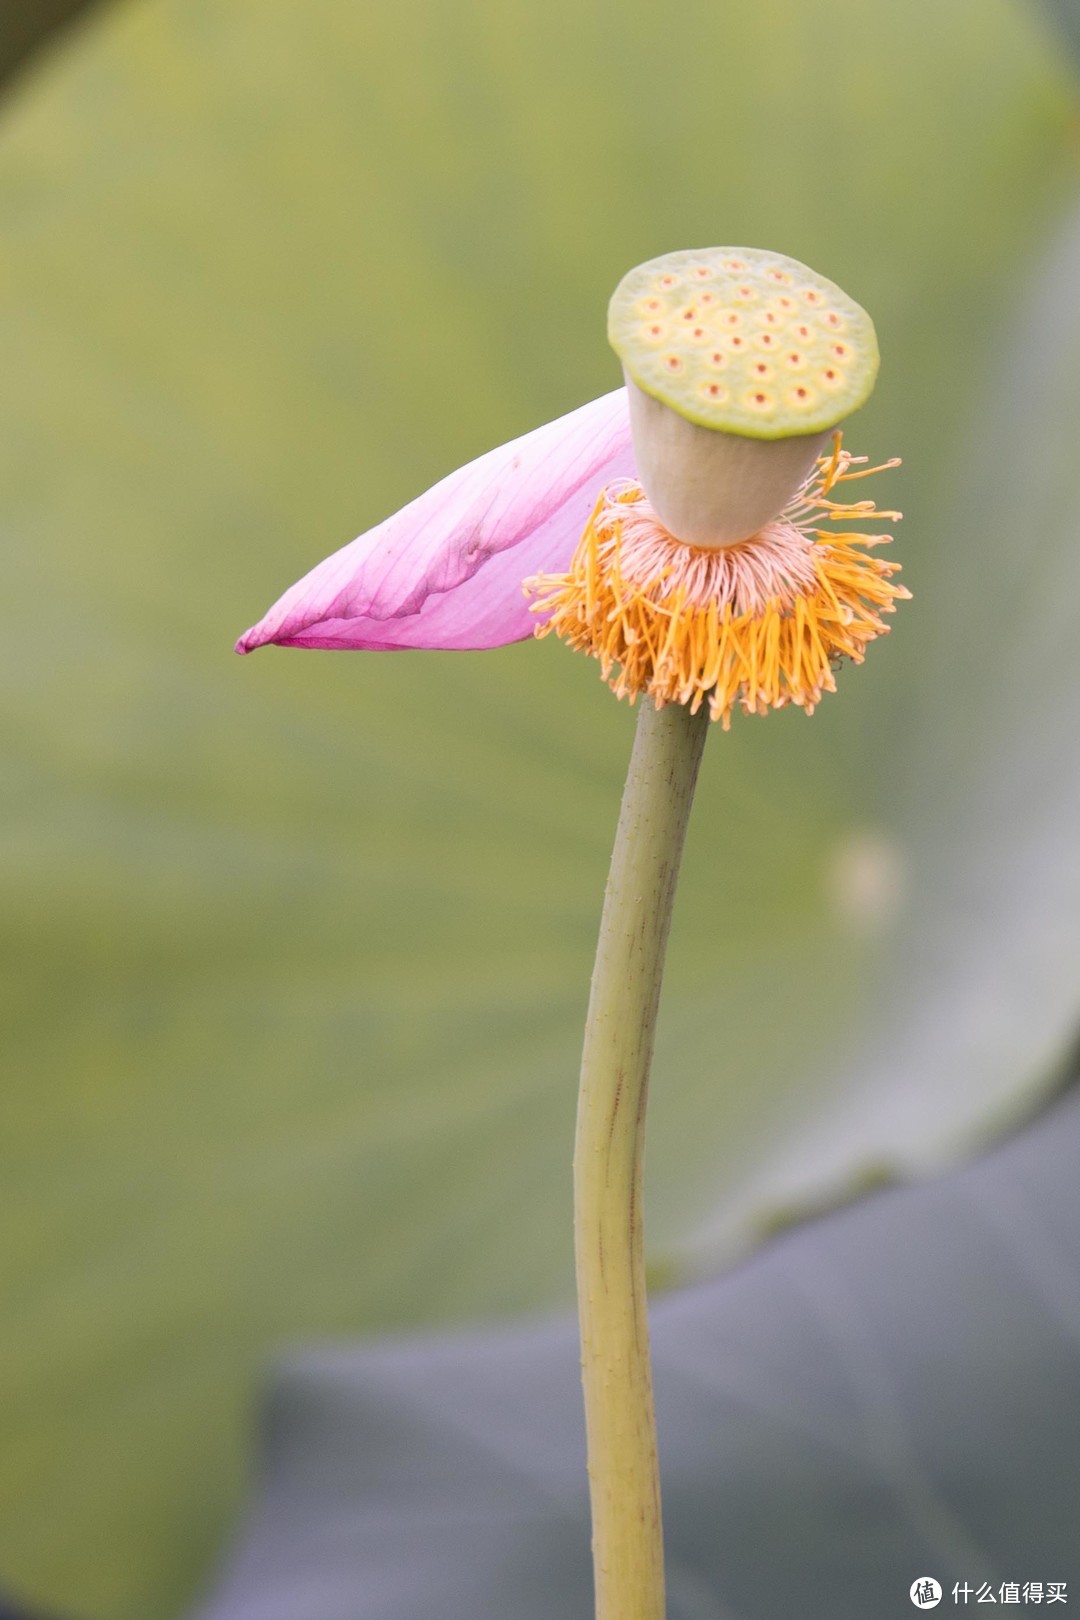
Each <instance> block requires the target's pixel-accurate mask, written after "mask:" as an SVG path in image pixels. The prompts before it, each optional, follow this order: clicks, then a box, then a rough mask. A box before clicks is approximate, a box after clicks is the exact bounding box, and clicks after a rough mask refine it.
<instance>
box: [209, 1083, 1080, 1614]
mask: <svg viewBox="0 0 1080 1620" xmlns="http://www.w3.org/2000/svg"><path fill="white" fill-rule="evenodd" d="M1078 1151H1080V1096H1077V1095H1076V1093H1075V1092H1074V1093H1073V1094H1072V1095H1071V1096H1070V1097H1069V1099H1068V1100H1067V1102H1066V1103H1065V1104H1063V1105H1061V1106H1059V1107H1058V1108H1057V1109H1055V1110H1054V1112H1053V1113H1052V1115H1050V1116H1048V1117H1047V1118H1045V1119H1043V1120H1041V1121H1040V1122H1039V1124H1038V1126H1037V1127H1036V1128H1035V1129H1032V1130H1030V1131H1028V1132H1026V1133H1025V1134H1024V1136H1023V1137H1021V1138H1020V1139H1018V1140H1016V1141H1013V1142H1010V1143H1009V1144H1008V1146H1007V1147H1005V1148H1003V1149H1000V1150H999V1151H998V1152H996V1153H995V1154H993V1155H992V1156H991V1157H990V1158H989V1159H986V1160H984V1161H982V1162H981V1163H979V1164H978V1165H975V1166H973V1167H970V1168H968V1169H965V1170H963V1171H960V1172H958V1173H955V1174H954V1175H952V1176H949V1177H947V1178H945V1179H943V1180H940V1181H937V1182H934V1183H932V1184H924V1185H923V1186H920V1187H916V1188H905V1189H903V1190H901V1191H899V1192H895V1193H892V1194H890V1195H889V1196H887V1197H884V1198H880V1199H876V1200H874V1202H873V1203H872V1204H869V1205H867V1206H863V1207H860V1208H859V1209H857V1210H845V1211H842V1212H840V1213H839V1214H837V1215H834V1216H832V1217H830V1218H829V1219H827V1220H825V1221H822V1222H820V1223H818V1224H816V1225H814V1226H812V1227H809V1228H807V1229H805V1230H803V1231H801V1232H798V1233H796V1234H794V1235H793V1236H792V1237H791V1238H790V1239H788V1240H786V1241H785V1242H784V1243H783V1244H780V1245H777V1246H775V1247H774V1248H772V1249H771V1250H770V1251H769V1252H768V1253H766V1254H764V1255H761V1256H759V1257H757V1258H756V1259H755V1260H754V1261H753V1262H752V1263H751V1264H750V1265H748V1266H746V1267H744V1268H743V1269H742V1270H741V1271H740V1272H739V1273H738V1274H737V1275H735V1276H730V1277H723V1278H721V1279H720V1280H719V1281H716V1282H712V1283H710V1284H709V1285H708V1286H706V1287H702V1288H695V1289H690V1290H687V1291H686V1292H684V1293H681V1294H680V1295H678V1296H677V1297H675V1298H671V1299H667V1300H664V1301H662V1302H661V1303H660V1304H659V1306H658V1307H657V1308H656V1309H655V1310H654V1312H653V1327H652V1337H653V1354H654V1362H655V1375H656V1397H657V1413H658V1421H659V1426H660V1453H661V1461H662V1466H663V1473H664V1491H665V1496H664V1529H665V1539H666V1543H667V1546H666V1553H667V1558H666V1562H667V1578H668V1610H667V1612H668V1616H669V1620H789V1617H791V1616H794V1615H797V1616H798V1617H799V1620H867V1617H868V1616H875V1617H876V1616H886V1615H889V1616H891V1615H900V1614H902V1613H904V1612H905V1611H906V1610H907V1609H908V1608H909V1606H910V1605H909V1603H908V1591H909V1588H910V1587H911V1585H912V1583H913V1581H914V1580H916V1579H917V1578H918V1577H919V1576H921V1575H932V1576H934V1577H935V1579H936V1580H938V1581H939V1582H940V1584H941V1585H942V1586H943V1587H944V1589H945V1596H944V1601H943V1604H942V1608H943V1609H946V1608H947V1607H949V1606H952V1604H953V1597H952V1590H953V1585H954V1583H961V1584H964V1583H966V1584H967V1585H968V1587H969V1589H970V1593H969V1595H970V1601H971V1602H972V1603H974V1602H975V1601H976V1598H975V1592H977V1591H978V1589H979V1588H980V1587H982V1586H983V1583H986V1582H988V1583H990V1585H991V1588H992V1590H993V1592H994V1601H995V1602H997V1601H998V1593H999V1589H1000V1586H1001V1584H1002V1583H1003V1582H1006V1581H1012V1582H1015V1583H1016V1585H1017V1587H1018V1588H1021V1589H1022V1587H1023V1585H1024V1583H1026V1582H1028V1581H1039V1582H1041V1583H1042V1586H1043V1592H1044V1595H1045V1594H1046V1592H1047V1583H1048V1582H1049V1581H1057V1582H1064V1583H1065V1587H1066V1601H1067V1600H1068V1599H1069V1598H1071V1599H1072V1600H1073V1601H1075V1592H1076V1586H1077V1582H1078V1580H1080V1550H1078V1548H1077V1545H1076V1530H1075V1526H1076V1518H1077V1513H1078V1511H1080V1480H1078V1477H1077V1471H1076V1453H1077V1448H1078V1446H1080V1402H1078V1401H1077V1389H1078V1385H1080V1354H1078V1343H1077V1323H1078V1321H1080V1314H1078V1306H1080V1293H1078V1281H1080V1277H1078V1273H1077V1268H1076V1262H1075V1256H1076V1252H1077V1247H1078V1243H1080V1200H1078V1197H1077V1180H1076V1159H1077V1153H1078ZM579 1403H580V1395H579V1391H578V1354H577V1344H576V1336H575V1333H574V1330H573V1327H572V1326H571V1324H570V1322H569V1321H567V1322H566V1323H565V1324H559V1325H558V1326H549V1325H547V1324H545V1325H544V1326H542V1327H532V1328H531V1329H528V1330H521V1329H518V1330H506V1329H502V1330H501V1331H498V1332H489V1333H486V1334H484V1335H469V1336H461V1337H454V1338H445V1339H441V1340H438V1341H436V1342H434V1343H414V1344H405V1345H401V1344H388V1345H378V1346H370V1347H363V1348H359V1349H351V1350H350V1349H346V1348H342V1349H339V1350H336V1351H335V1350H323V1351H312V1352H310V1353H308V1354H305V1355H300V1356H297V1357H295V1358H294V1359H291V1360H290V1361H289V1362H288V1363H286V1365H285V1366H284V1367H283V1368H281V1370H280V1372H279V1373H278V1375H277V1376H276V1377H275V1380H274V1385H273V1389H272V1393H271V1396H270V1398H269V1400H268V1402H267V1410H266V1414H265V1421H264V1426H263V1446H262V1479H261V1482H260V1490H259V1496H258V1501H257V1504H256V1507H255V1511H254V1513H253V1514H252V1516H251V1519H250V1521H249V1522H248V1524H246V1525H245V1527H244V1533H243V1535H242V1536H241V1539H240V1545H239V1548H238V1550H237V1552H236V1554H235V1555H234V1557H233V1558H232V1560H231V1562H230V1565H229V1568H228V1570H227V1571H226V1573H225V1576H224V1578H223V1580H222V1582H221V1586H220V1590H219V1592H218V1593H217V1595H216V1596H215V1598H214V1600H213V1601H212V1602H210V1603H209V1605H208V1606H207V1607H206V1608H201V1607H200V1608H199V1610H198V1620H253V1617H257V1620H311V1616H313V1615H318V1617H319V1620H430V1616H431V1615H433V1614H438V1615H440V1616H442V1620H476V1617H477V1616H481V1615H484V1616H487V1615H493V1616H494V1615H500V1616H502V1615H506V1616H511V1615H512V1616H513V1620H550V1616H552V1615H557V1616H558V1617H559V1620H589V1616H591V1614H592V1613H593V1606H592V1580H591V1570H590V1562H589V1531H588V1524H589V1509H588V1499H587V1494H586V1488H585V1458H584V1437H583V1434H582V1423H581V1414H580V1406H579ZM983 1601H986V1599H985V1598H984V1599H983ZM1016 1601H1017V1602H1018V1603H1019V1602H1020V1601H1021V1597H1020V1592H1019V1591H1018V1593H1017V1599H1016ZM960 1606H963V1602H962V1600H961V1605H960Z"/></svg>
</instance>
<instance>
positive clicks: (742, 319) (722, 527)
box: [608, 248, 878, 546]
mask: <svg viewBox="0 0 1080 1620" xmlns="http://www.w3.org/2000/svg"><path fill="white" fill-rule="evenodd" d="M608 336H609V338H610V341H611V344H612V347H613V348H614V350H615V352H616V354H617V355H618V356H619V358H620V359H621V360H622V362H623V369H624V372H625V374H626V379H627V386H628V390H629V395H630V417H631V426H632V429H633V436H634V451H635V455H636V458H637V463H638V472H639V475H640V477H641V481H642V485H643V487H644V489H645V492H646V494H647V495H648V497H649V500H650V501H651V502H652V504H653V506H654V508H655V510H656V512H657V515H658V517H659V518H660V520H661V522H662V523H663V524H664V526H665V527H666V528H667V529H668V530H669V532H670V533H671V534H673V535H674V536H675V537H676V538H677V539H680V540H684V541H686V542H687V543H688V544H691V545H704V546H718V545H731V544H734V543H735V542H737V541H739V540H745V539H747V538H748V537H749V536H750V535H751V534H754V533H756V532H757V530H758V529H760V528H761V527H762V526H763V525H764V524H765V523H768V522H769V521H770V520H771V519H772V518H774V517H775V516H776V514H777V513H778V512H779V511H780V510H781V508H782V507H783V506H785V505H786V504H787V502H788V501H789V500H790V499H791V497H792V495H794V493H795V492H796V490H797V489H798V487H799V485H800V484H801V482H802V481H803V479H804V478H805V477H806V476H807V474H808V473H809V471H810V469H811V467H812V466H813V464H814V461H815V459H816V457H817V456H818V454H819V452H820V450H821V447H822V445H823V443H824V441H825V438H826V437H827V435H828V433H829V432H830V431H831V429H832V428H834V427H835V426H836V425H837V423H838V422H841V421H842V420H843V419H844V417H846V416H848V415H850V413H851V412H852V411H854V410H857V409H858V407H859V406H860V405H862V404H863V403H864V401H865V400H866V399H867V398H868V397H869V394H870V392H871V390H872V388H873V386H874V379H875V377H876V375H877V368H878V349H877V339H876V337H875V335H874V326H873V322H872V321H871V319H870V317H869V315H867V313H866V311H865V310H863V309H861V308H860V307H859V305H858V304H856V303H855V302H854V300H853V299H851V298H849V297H848V296H847V294H846V293H844V292H842V291H841V289H840V288H839V287H837V286H835V285H834V283H833V282H831V281H827V280H826V279H825V277H824V276H819V275H817V274H816V273H815V272H814V271H813V270H808V269H807V268H806V266H805V265H802V264H799V263H798V261H797V260H795V259H788V258H785V257H784V255H783V254H779V253H768V252H765V251H763V250H760V249H756V248H700V249H688V250H685V251H683V252H679V253H668V254H665V255H664V256H663V257H662V258H659V259H650V260H649V261H648V263H646V264H642V265H638V266H637V268H636V269H634V270H631V271H630V272H629V273H628V274H627V275H625V276H624V277H623V279H622V281H621V282H620V283H619V285H618V287H617V288H616V290H615V294H614V296H613V298H612V300H611V305H610V308H609V311H608Z"/></svg>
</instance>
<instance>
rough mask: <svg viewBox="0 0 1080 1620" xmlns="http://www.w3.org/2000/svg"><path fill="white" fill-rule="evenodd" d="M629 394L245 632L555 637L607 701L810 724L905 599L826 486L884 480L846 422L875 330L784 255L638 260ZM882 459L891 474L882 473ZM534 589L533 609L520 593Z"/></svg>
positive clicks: (444, 490)
mask: <svg viewBox="0 0 1080 1620" xmlns="http://www.w3.org/2000/svg"><path fill="white" fill-rule="evenodd" d="M609 335H610V337H611V341H612V343H613V346H614V347H615V349H616V351H617V352H618V353H619V354H620V357H621V358H622V359H623V363H624V370H625V375H626V387H624V388H620V389H616V390H615V391H614V392H613V393H610V394H605V395H604V396H603V397H602V398H601V399H597V400H593V401H592V403H591V404H588V405H583V406H581V407H580V409H578V410H576V411H571V412H570V414H569V415H567V416H563V417H560V418H559V419H558V420H557V421H555V422H549V423H548V424H547V425H546V426H545V427H542V428H537V429H536V430H535V431H534V432H532V433H527V434H525V435H524V436H523V437H522V438H519V439H514V440H512V441H511V442H510V443H509V444H505V445H502V446H501V447H500V448H499V449H497V450H491V451H489V452H488V453H487V454H486V455H483V456H480V457H479V459H478V460H476V461H473V462H470V463H469V465H468V466H466V467H461V468H459V469H458V471H457V472H454V473H451V474H450V476H449V477H448V478H444V479H443V480H442V482H441V483H438V484H436V485H435V486H434V488H432V489H430V490H428V491H427V493H426V494H424V495H421V496H420V497H419V498H418V499H417V500H415V501H412V502H411V503H410V504H409V505H408V506H406V507H404V508H403V509H402V510H401V511H400V512H397V513H395V514H394V516H392V517H389V518H387V519H386V520H385V521H384V522H382V523H380V524H378V525H377V526H376V527H375V528H373V529H370V530H369V531H368V532H367V533H366V534H363V535H361V536H360V538H359V539H357V540H354V541H353V542H352V543H351V545H348V546H345V547H344V548H343V549H342V550H341V551H338V552H336V553H335V554H334V555H333V556H332V557H328V558H327V559H326V561H325V562H322V563H320V564H319V565H318V566H317V567H316V568H314V569H312V571H311V573H309V574H308V575H306V576H305V578H304V579H302V580H300V582H299V583H298V584H296V585H294V586H293V587H292V589H291V590H289V591H287V592H286V593H285V595H284V596H283V597H282V598H281V600H280V601H279V602H278V603H277V604H276V605H275V606H274V607H273V608H271V610H270V612H269V613H268V614H267V615H266V617H265V618H264V619H262V620H260V622H259V623H258V624H257V625H255V626H254V628H253V629H251V630H249V631H248V632H247V633H246V635H244V636H242V637H241V639H240V641H239V642H238V643H237V651H238V652H241V653H247V652H251V651H252V650H253V649H254V648H256V647H261V646H264V645H265V644H266V643H268V642H275V643H277V644H278V645H280V646H286V647H321V648H366V649H369V650H372V651H391V650H394V649H399V648H406V647H441V648H454V649H458V650H464V649H480V648H487V647H498V646H502V645H505V644H506V643H507V642H512V641H521V640H523V639H524V638H526V637H527V636H529V635H531V634H533V633H534V632H535V633H537V634H539V635H544V634H547V633H548V632H549V631H554V632H555V633H556V634H557V635H559V636H560V637H561V638H562V639H563V640H565V641H566V642H567V643H568V644H569V645H571V646H572V647H574V648H577V649H579V650H582V651H584V652H586V653H588V654H589V655H591V656H592V657H595V658H597V659H598V660H599V662H600V666H601V674H602V675H603V677H604V679H605V680H607V681H608V682H609V684H610V685H611V686H612V688H613V690H614V691H615V692H616V694H617V695H618V696H620V697H627V698H629V700H630V701H631V702H633V701H634V700H635V699H636V698H637V696H638V695H639V694H640V693H642V692H646V693H648V694H649V695H650V696H651V697H653V699H654V700H655V702H656V704H657V706H658V707H659V706H662V705H663V704H665V703H672V702H678V703H685V704H688V705H689V706H690V707H691V708H692V709H693V710H696V709H697V708H698V707H699V706H700V705H701V704H702V703H703V702H705V701H707V702H708V704H709V709H710V712H711V714H712V717H713V718H714V719H719V720H721V721H722V722H723V724H724V726H725V728H726V727H727V726H728V725H729V723H730V718H731V714H732V711H733V709H734V708H735V707H736V706H738V707H741V708H742V709H743V711H744V712H746V713H757V714H764V713H767V712H768V710H769V709H773V708H782V707H783V706H784V705H785V704H788V703H794V704H796V705H798V706H799V707H801V708H803V709H804V710H805V711H806V712H807V713H808V714H809V713H812V712H813V709H814V706H815V705H816V703H817V702H818V700H819V699H820V697H821V695H822V693H823V692H826V691H832V690H834V689H835V669H836V667H837V665H838V663H839V662H840V661H841V660H843V659H845V658H846V659H850V660H852V661H854V662H856V663H861V661H862V658H863V655H864V652H865V648H866V646H867V644H868V643H869V642H870V641H872V640H873V639H874V638H875V637H877V636H879V635H882V634H884V633H885V632H886V630H887V628H888V627H887V626H886V624H885V623H884V621H883V617H882V616H883V615H884V614H887V613H891V612H892V611H893V606H894V603H895V601H896V600H897V599H899V598H901V597H904V596H906V595H907V594H908V593H907V591H906V590H905V589H904V587H903V586H902V585H899V584H896V583H894V582H893V577H892V576H893V575H894V574H895V573H896V572H897V570H898V565H897V564H895V563H891V562H885V561H883V560H881V559H880V558H877V557H871V556H869V555H867V551H868V549H869V548H872V547H875V546H878V545H880V544H883V543H884V541H885V540H886V539H887V538H888V537H887V536H885V535H881V534H847V535H844V536H839V535H838V534H837V533H836V532H835V531H833V530H826V529H822V528H819V527H817V526H816V525H817V524H818V523H820V522H821V521H822V520H823V519H824V520H830V521H831V520H835V519H841V520H846V519H852V518H863V517H868V516H872V517H876V518H887V519H890V520H891V519H895V518H896V517H898V516H899V514H898V513H893V512H877V511H876V510H875V507H874V503H873V502H872V501H857V502H854V503H852V504H849V505H840V504H838V503H837V502H836V501H834V500H833V499H832V498H831V496H832V493H833V490H834V488H835V487H836V486H837V485H838V484H841V483H844V482H847V481H849V480H851V479H854V478H861V477H864V476H866V474H867V473H868V472H872V471H877V470H878V469H876V468H866V467H863V466H862V465H861V464H860V463H861V459H862V458H858V457H853V456H851V455H850V454H848V452H847V451H845V450H843V448H842V447H841V443H840V436H839V434H834V435H833V444H832V447H831V449H830V448H828V447H827V441H828V438H829V434H830V432H831V430H832V429H833V428H834V427H835V424H836V422H837V421H838V420H839V419H840V418H841V417H842V416H844V415H846V414H847V412H848V411H850V410H851V409H853V408H854V407H855V406H856V405H858V404H860V403H861V402H862V400H863V398H865V396H866V394H867V393H869V391H870V388H871V387H872V385H873V381H874V377H875V375H876V371H877V345H876V341H875V340H874V335H873V326H872V324H871V323H870V320H869V317H868V316H867V315H866V314H865V312H864V311H862V310H861V309H860V308H859V306H858V305H857V304H855V303H854V302H853V301H852V300H851V299H849V298H847V296H846V295H845V294H844V293H842V292H841V290H840V289H839V288H838V287H835V286H834V285H833V283H831V282H828V281H825V280H824V278H823V277H820V276H817V275H815V273H814V272H813V271H808V270H807V269H806V268H805V266H802V265H799V264H797V263H796V261H794V260H791V259H785V258H783V257H782V256H780V255H778V254H770V253H763V252H756V251H750V250H746V249H710V250H705V251H704V252H691V253H686V254H669V255H667V256H666V257H665V258H664V259H661V260H657V261H651V262H650V263H649V264H646V265H642V266H639V267H638V268H637V269H636V270H634V271H632V272H631V273H630V275H629V276H628V277H626V278H624V281H623V283H622V284H621V285H620V287H619V288H618V289H617V291H616V294H615V296H614V298H613V299H612V304H611V312H610V318H609ZM886 465H888V466H892V465H894V463H892V462H889V463H887V464H886ZM529 595H531V596H532V597H533V598H534V600H533V601H532V602H531V604H530V602H529V601H527V600H526V597H527V596H529Z"/></svg>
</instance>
